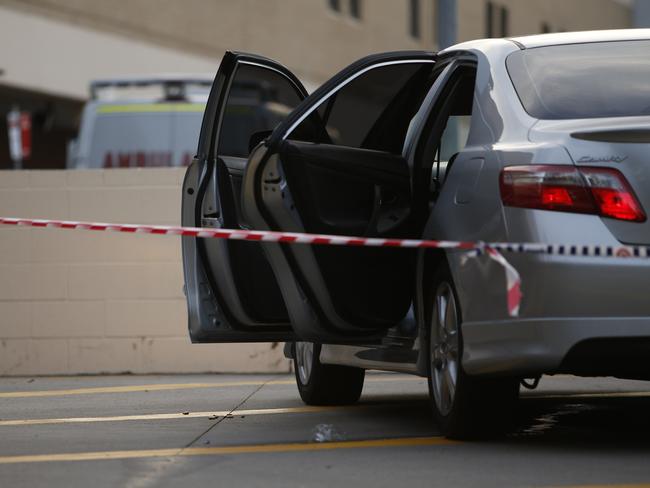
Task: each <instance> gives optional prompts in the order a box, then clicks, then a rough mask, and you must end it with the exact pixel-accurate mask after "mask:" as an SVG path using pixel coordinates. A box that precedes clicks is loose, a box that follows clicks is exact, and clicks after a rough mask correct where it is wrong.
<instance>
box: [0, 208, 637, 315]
mask: <svg viewBox="0 0 650 488" xmlns="http://www.w3.org/2000/svg"><path fill="white" fill-rule="evenodd" d="M0 225H13V226H25V227H43V228H52V229H77V230H94V231H109V232H110V231H112V232H126V233H135V234H154V235H175V236H190V237H199V238H207V239H228V240H237V241H252V242H277V243H284V244H312V245H327V246H352V247H355V246H356V247H388V248H407V249H408V248H410V249H414V248H415V249H447V250H461V251H466V252H469V253H472V254H473V255H481V254H485V255H487V256H488V257H489V258H490V259H492V260H493V261H495V262H497V263H498V264H500V265H501V266H503V268H504V270H505V275H506V296H507V302H508V304H507V305H508V313H509V315H510V316H512V317H516V316H518V315H519V306H520V303H521V298H522V294H521V277H520V275H519V273H518V272H517V270H516V269H515V268H514V267H513V266H512V265H511V264H510V263H509V262H508V261H507V260H506V258H505V257H504V256H503V255H502V254H501V253H502V252H508V253H542V254H550V255H559V256H585V257H609V258H650V246H624V245H620V246H608V245H566V244H542V243H534V242H533V243H511V242H471V241H445V240H423V239H392V238H389V239H386V238H378V237H356V236H340V235H324V234H306V233H297V232H275V231H261V230H245V229H220V228H207V227H180V226H169V225H137V224H113V223H110V224H109V223H97V222H77V221H68V220H46V219H21V218H11V217H0Z"/></svg>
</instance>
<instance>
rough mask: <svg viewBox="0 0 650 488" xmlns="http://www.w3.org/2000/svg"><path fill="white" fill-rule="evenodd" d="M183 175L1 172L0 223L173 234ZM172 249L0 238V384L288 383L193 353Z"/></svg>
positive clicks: (44, 235) (156, 241)
mask: <svg viewBox="0 0 650 488" xmlns="http://www.w3.org/2000/svg"><path fill="white" fill-rule="evenodd" d="M183 174H184V170H182V169H172V168H165V169H124V170H121V169H120V170H108V171H103V170H90V171H17V172H12V171H0V215H2V216H14V217H34V218H53V219H68V220H90V221H104V222H126V223H145V224H178V223H179V215H180V185H181V182H182V178H183ZM182 283H183V279H182V267H181V253H180V238H179V237H156V236H147V235H139V234H138V235H126V234H115V233H106V232H102V233H100V232H84V231H69V230H56V229H26V228H18V229H16V228H8V227H5V228H0V375H37V374H78V373H121V372H133V373H170V372H171V373H174V372H179V373H180V372H206V371H215V372H216V371H218V372H271V371H274V372H275V371H289V365H288V361H287V360H286V359H284V357H283V356H282V347H280V346H281V345H273V344H252V345H250V344H249V345H244V344H234V345H232V344H231V345H192V344H190V342H189V339H188V336H187V330H186V328H187V317H186V313H187V312H186V308H185V301H184V297H183V294H182Z"/></svg>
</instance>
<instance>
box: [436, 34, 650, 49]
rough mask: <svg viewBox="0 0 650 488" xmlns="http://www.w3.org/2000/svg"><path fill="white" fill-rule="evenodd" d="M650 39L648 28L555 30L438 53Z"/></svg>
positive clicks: (468, 43)
mask: <svg viewBox="0 0 650 488" xmlns="http://www.w3.org/2000/svg"><path fill="white" fill-rule="evenodd" d="M645 39H648V40H650V29H615V30H599V31H580V32H557V33H553V34H536V35H532V36H520V37H509V38H503V37H502V38H490V39H476V40H473V41H465V42H462V43H460V44H456V45H454V46H450V47H448V48H446V49H444V50H442V51H440V52H439V53H438V54H446V53H448V52H452V51H463V50H470V49H477V50H479V51H485V50H487V49H489V48H492V47H495V46H501V47H506V48H507V47H508V45H510V46H511V47H512V49H517V47H518V48H519V49H532V48H536V47H545V46H561V45H568V44H584V43H590V42H607V41H636V40H645Z"/></svg>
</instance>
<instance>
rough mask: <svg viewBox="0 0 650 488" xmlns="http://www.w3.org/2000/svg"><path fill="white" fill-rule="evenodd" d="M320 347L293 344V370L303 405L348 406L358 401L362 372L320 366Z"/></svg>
mask: <svg viewBox="0 0 650 488" xmlns="http://www.w3.org/2000/svg"><path fill="white" fill-rule="evenodd" d="M320 349H321V346H320V344H315V343H313V342H296V343H295V344H294V355H293V356H294V360H293V361H294V363H293V365H294V370H295V373H296V384H297V385H298V391H299V392H300V398H302V401H303V402H305V403H306V404H307V405H349V404H352V403H355V402H356V401H357V400H359V397H360V396H361V390H363V380H364V377H365V374H366V371H365V370H364V369H361V368H353V367H350V366H338V365H333V364H322V363H321V362H320Z"/></svg>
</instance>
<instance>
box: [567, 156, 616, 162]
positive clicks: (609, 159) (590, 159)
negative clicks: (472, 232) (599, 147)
mask: <svg viewBox="0 0 650 488" xmlns="http://www.w3.org/2000/svg"><path fill="white" fill-rule="evenodd" d="M625 160H627V156H607V157H604V158H594V157H591V156H582V157H581V158H580V159H578V162H579V163H622V162H623V161H625Z"/></svg>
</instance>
